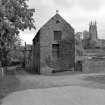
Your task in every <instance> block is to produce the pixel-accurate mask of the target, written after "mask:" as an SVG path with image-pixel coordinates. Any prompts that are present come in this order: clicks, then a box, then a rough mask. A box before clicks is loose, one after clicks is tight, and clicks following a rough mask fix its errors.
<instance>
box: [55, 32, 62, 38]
mask: <svg viewBox="0 0 105 105" xmlns="http://www.w3.org/2000/svg"><path fill="white" fill-rule="evenodd" d="M61 36H62V32H61V31H54V40H61Z"/></svg>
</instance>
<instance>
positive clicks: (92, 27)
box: [89, 21, 98, 42]
mask: <svg viewBox="0 0 105 105" xmlns="http://www.w3.org/2000/svg"><path fill="white" fill-rule="evenodd" d="M89 36H90V40H91V41H96V42H97V39H98V37H97V23H96V21H95V22H90V24H89Z"/></svg>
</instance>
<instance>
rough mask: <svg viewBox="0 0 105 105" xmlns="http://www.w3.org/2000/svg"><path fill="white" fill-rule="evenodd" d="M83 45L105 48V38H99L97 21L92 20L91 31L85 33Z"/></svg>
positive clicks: (85, 46) (87, 47)
mask: <svg viewBox="0 0 105 105" xmlns="http://www.w3.org/2000/svg"><path fill="white" fill-rule="evenodd" d="M83 36H84V38H83V46H84V48H86V49H89V48H91V49H93V48H105V40H104V39H99V38H98V32H97V24H96V22H90V24H89V31H88V32H86V31H85V32H84V33H83Z"/></svg>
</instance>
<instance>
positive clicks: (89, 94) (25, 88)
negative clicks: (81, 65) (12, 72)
mask: <svg viewBox="0 0 105 105" xmlns="http://www.w3.org/2000/svg"><path fill="white" fill-rule="evenodd" d="M97 75H105V74H103V73H102V74H76V75H59V76H44V75H40V76H39V75H29V74H26V75H17V78H18V79H19V80H20V86H19V87H18V88H19V90H21V91H17V92H14V93H12V94H10V95H8V96H7V97H5V98H4V99H3V101H2V105H105V99H104V97H105V84H100V83H98V82H94V81H88V79H86V78H88V77H89V76H97Z"/></svg>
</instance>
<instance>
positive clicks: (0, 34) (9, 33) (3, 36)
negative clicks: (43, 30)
mask: <svg viewBox="0 0 105 105" xmlns="http://www.w3.org/2000/svg"><path fill="white" fill-rule="evenodd" d="M27 1H28V0H0V60H1V62H2V66H5V65H4V64H6V63H5V62H6V61H7V55H8V52H9V50H10V49H11V48H12V45H14V44H15V42H16V41H15V40H14V38H15V39H16V38H18V36H19V31H20V30H22V31H24V30H25V29H27V28H29V29H30V30H31V29H32V28H34V29H35V26H34V19H33V13H34V12H35V10H34V9H30V8H29V7H28V5H27Z"/></svg>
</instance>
